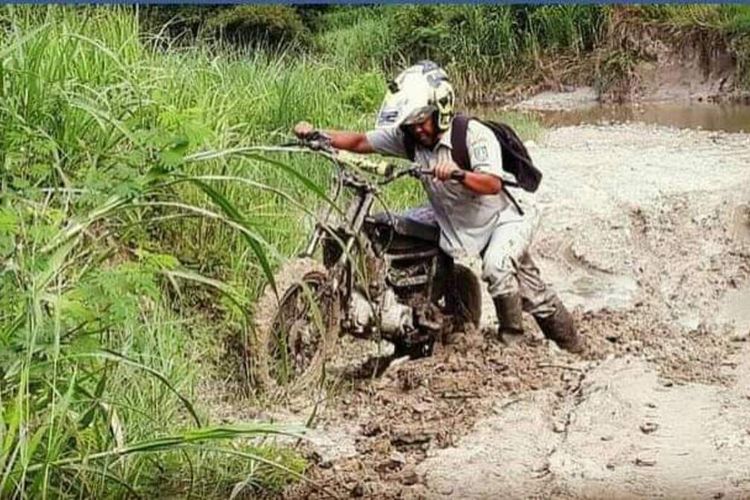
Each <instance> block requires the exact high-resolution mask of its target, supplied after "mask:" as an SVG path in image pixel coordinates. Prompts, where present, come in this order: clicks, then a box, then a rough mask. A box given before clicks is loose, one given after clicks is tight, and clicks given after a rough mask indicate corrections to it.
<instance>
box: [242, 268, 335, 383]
mask: <svg viewBox="0 0 750 500" xmlns="http://www.w3.org/2000/svg"><path fill="white" fill-rule="evenodd" d="M275 281H276V288H277V290H278V293H279V295H278V298H277V295H276V294H275V293H274V290H273V288H272V287H271V286H270V285H268V286H266V289H265V290H264V292H263V294H262V295H261V297H260V298H259V299H258V302H257V303H256V306H255V314H254V317H253V323H254V332H253V333H254V338H253V342H252V344H251V345H250V349H249V350H250V361H251V371H252V375H253V378H254V382H255V384H256V385H257V386H258V388H259V389H261V390H263V391H266V392H269V391H272V390H274V389H281V388H286V389H292V388H300V389H302V388H304V387H309V386H310V385H312V384H315V383H317V382H318V381H319V380H320V377H321V376H322V373H323V367H324V362H325V360H326V357H327V355H328V354H329V353H330V352H331V349H332V348H333V346H334V344H335V342H336V339H337V337H338V334H339V317H340V314H339V313H340V311H339V301H338V298H337V294H336V293H334V292H333V290H332V289H331V286H330V282H329V281H328V272H327V271H326V269H325V267H324V266H323V265H322V264H321V263H319V262H317V261H314V260H312V259H296V260H292V261H289V262H288V263H287V264H286V265H284V266H283V267H282V268H281V269H280V271H279V272H278V273H276V277H275Z"/></svg>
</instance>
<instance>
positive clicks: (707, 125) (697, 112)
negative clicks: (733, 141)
mask: <svg viewBox="0 0 750 500" xmlns="http://www.w3.org/2000/svg"><path fill="white" fill-rule="evenodd" d="M525 113H528V114H529V115H531V116H536V117H539V118H540V119H541V121H542V123H543V124H544V125H545V126H547V127H566V126H575V125H596V124H613V123H627V122H641V123H649V124H658V125H665V126H671V127H677V128H688V129H702V130H711V131H724V132H750V106H748V105H743V104H712V103H702V102H664V103H640V104H619V105H618V104H585V103H582V104H581V105H580V106H578V107H576V108H573V109H565V110H544V109H538V110H533V111H526V112H525ZM498 114H500V112H499V111H495V110H493V109H491V108H490V109H488V108H484V109H482V110H481V116H486V117H487V118H492V117H493V115H494V116H495V117H497V115H498Z"/></svg>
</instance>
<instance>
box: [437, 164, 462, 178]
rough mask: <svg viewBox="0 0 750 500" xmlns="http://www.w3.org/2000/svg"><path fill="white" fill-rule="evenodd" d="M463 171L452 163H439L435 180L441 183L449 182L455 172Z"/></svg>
mask: <svg viewBox="0 0 750 500" xmlns="http://www.w3.org/2000/svg"><path fill="white" fill-rule="evenodd" d="M460 170H461V169H460V168H459V167H458V165H456V164H455V163H453V162H452V161H450V162H446V163H439V164H438V165H437V166H436V167H435V170H434V175H435V178H437V179H440V180H441V181H447V180H449V179H450V178H451V175H453V172H456V171H460Z"/></svg>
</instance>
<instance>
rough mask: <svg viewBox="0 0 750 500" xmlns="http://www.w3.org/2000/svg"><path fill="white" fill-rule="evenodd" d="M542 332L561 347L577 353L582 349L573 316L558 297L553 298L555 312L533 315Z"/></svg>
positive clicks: (581, 340)
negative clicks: (548, 314) (547, 314)
mask: <svg viewBox="0 0 750 500" xmlns="http://www.w3.org/2000/svg"><path fill="white" fill-rule="evenodd" d="M534 319H535V320H536V322H537V324H538V325H539V328H541V330H542V333H544V336H545V337H547V338H548V339H550V340H552V341H554V342H555V343H556V344H557V345H558V346H559V347H560V348H561V349H565V350H566V351H568V352H572V353H579V352H581V351H583V347H584V346H583V338H582V337H581V336H580V335H579V334H578V332H577V331H576V327H575V323H574V322H573V316H571V314H570V312H568V310H567V309H566V308H565V306H564V305H563V303H562V302H561V301H560V299H559V298H558V299H556V300H555V312H554V313H553V314H552V315H550V316H546V317H544V318H540V317H539V316H534Z"/></svg>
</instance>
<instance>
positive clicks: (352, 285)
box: [248, 134, 481, 391]
mask: <svg viewBox="0 0 750 500" xmlns="http://www.w3.org/2000/svg"><path fill="white" fill-rule="evenodd" d="M294 145H295V146H297V147H298V148H300V147H301V148H304V149H306V150H308V151H313V152H316V153H319V154H321V155H323V156H325V157H326V158H328V159H329V160H331V162H332V163H333V165H334V167H335V168H334V169H333V174H334V181H335V182H333V183H332V185H333V188H332V191H333V192H332V193H330V194H329V199H330V200H331V201H332V202H333V204H332V205H330V206H328V207H327V210H326V211H325V213H324V214H323V216H321V217H319V218H318V222H317V223H316V225H315V227H314V229H313V231H312V234H311V235H310V237H309V241H308V243H307V245H306V247H305V250H304V251H303V252H302V253H301V254H300V255H299V256H298V257H297V258H295V259H292V260H290V261H288V262H287V263H286V264H284V265H283V266H282V267H281V268H280V269H279V271H278V272H277V273H275V279H274V282H275V287H272V286H271V285H270V284H269V285H267V286H266V288H265V290H264V292H263V293H262V295H261V296H260V298H259V300H258V301H257V302H256V306H255V309H254V314H253V327H254V328H253V335H252V336H251V342H250V345H249V346H248V351H249V352H248V355H249V358H250V367H251V375H252V376H253V379H254V382H255V384H256V386H258V387H259V388H261V389H262V390H266V391H270V390H274V389H278V388H291V387H293V386H297V387H306V386H307V385H306V384H309V383H315V382H316V380H319V377H321V376H322V374H323V371H324V366H325V362H326V360H327V359H328V358H329V356H330V355H331V354H332V352H333V349H334V347H335V345H336V341H337V339H338V337H339V336H342V335H351V336H354V337H356V338H361V339H373V340H380V339H385V340H387V341H390V342H392V343H393V344H394V350H395V353H394V357H397V356H403V355H409V356H410V357H411V358H416V357H421V356H428V355H430V354H431V353H432V350H433V346H434V344H435V342H436V341H439V340H441V339H444V338H445V337H446V336H448V335H450V334H452V333H454V332H458V331H464V329H465V328H466V327H469V326H470V325H473V326H475V327H477V326H478V325H479V319H480V316H481V290H480V284H479V280H478V279H477V277H476V275H475V274H474V273H473V272H472V271H471V270H470V269H468V268H466V267H464V266H461V265H459V264H457V263H454V262H453V261H452V259H451V258H450V257H449V256H448V255H446V254H445V253H443V252H442V251H441V250H440V248H439V246H438V241H439V237H440V231H439V228H438V227H437V225H436V224H435V223H434V221H430V220H418V219H415V218H412V217H405V216H399V215H395V214H392V213H390V212H388V211H385V212H381V213H375V214H373V213H372V212H373V207H374V205H375V203H376V201H378V199H379V193H380V191H381V188H382V187H383V186H385V185H387V184H390V183H392V182H394V181H397V180H399V179H403V178H406V177H412V178H419V177H420V176H423V175H432V171H431V170H429V169H422V168H420V167H418V166H415V165H410V166H408V167H402V168H399V167H398V166H396V165H395V164H392V163H388V162H375V161H372V160H368V159H366V158H364V157H362V156H360V155H354V154H352V153H347V152H345V151H338V150H335V149H333V148H332V147H331V145H330V141H329V140H328V139H327V137H326V136H324V135H322V134H314V135H313V136H311V137H309V138H307V139H305V140H299V141H297V142H295V143H294ZM344 191H347V192H348V193H349V195H350V196H349V197H350V200H349V203H348V206H347V208H346V210H341V209H336V208H335V207H336V206H337V204H336V202H337V201H338V199H339V198H340V197H341V195H342V192H344ZM316 256H317V258H316Z"/></svg>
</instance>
